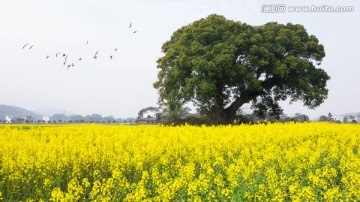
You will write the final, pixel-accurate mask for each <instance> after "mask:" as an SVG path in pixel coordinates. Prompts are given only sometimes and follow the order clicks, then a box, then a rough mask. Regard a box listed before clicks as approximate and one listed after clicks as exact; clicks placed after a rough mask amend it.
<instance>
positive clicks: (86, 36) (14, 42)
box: [0, 0, 360, 118]
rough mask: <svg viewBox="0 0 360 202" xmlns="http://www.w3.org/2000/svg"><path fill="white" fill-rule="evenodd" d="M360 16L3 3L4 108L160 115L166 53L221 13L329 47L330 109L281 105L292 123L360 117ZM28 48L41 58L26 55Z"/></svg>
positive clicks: (0, 78)
mask: <svg viewBox="0 0 360 202" xmlns="http://www.w3.org/2000/svg"><path fill="white" fill-rule="evenodd" d="M265 4H286V6H312V5H315V6H322V5H327V6H334V7H337V6H354V8H355V11H354V12H342V13H334V12H312V13H304V12H302V13H301V12H297V13H291V12H288V11H285V12H284V13H263V12H261V10H262V6H263V5H265ZM359 9H360V3H359V1H355V0H353V1H324V0H317V1H301V2H299V1H283V0H273V1H269V0H268V1H265V0H263V1H259V0H257V1H255V0H245V1H241V0H220V1H219V0H195V1H194V0H181V1H175V0H128V1H124V0H102V1H100V0H61V1H60V0H32V1H28V0H11V1H2V2H1V5H0V30H1V31H0V55H1V59H0V86H1V87H0V104H5V105H14V106H19V107H23V108H26V109H29V110H37V109H40V108H54V109H65V110H66V111H69V112H73V113H77V114H81V115H88V114H92V113H98V114H101V115H103V116H107V115H113V116H115V117H122V118H125V117H135V116H137V113H138V111H139V110H140V109H142V108H145V107H148V106H156V103H157V99H158V95H157V91H156V90H155V89H154V88H153V85H152V84H153V83H154V82H155V81H156V75H157V68H156V60H157V59H158V58H159V57H161V56H162V55H163V54H162V53H161V46H162V44H163V43H164V42H166V41H167V40H168V39H169V38H170V36H171V34H172V33H173V32H174V31H176V30H177V29H178V28H180V27H181V26H184V25H188V24H189V23H191V22H193V21H195V20H198V19H200V18H204V17H207V16H208V15H210V14H214V13H215V14H219V15H223V16H225V17H226V18H227V19H231V20H235V21H241V22H244V23H247V24H250V25H262V24H265V23H267V22H271V21H276V22H279V23H287V22H291V23H295V24H302V25H304V26H305V28H306V29H307V31H308V33H309V34H313V35H315V36H316V37H317V38H318V39H319V41H320V43H321V44H323V45H324V46H325V51H326V57H325V58H324V60H323V62H322V65H321V68H323V69H324V70H325V71H326V72H327V73H328V74H329V75H330V76H331V80H330V81H329V82H328V88H329V96H328V99H327V100H325V102H324V103H323V104H322V105H321V106H320V107H318V108H317V109H315V110H310V109H308V108H306V107H303V105H302V103H295V104H292V105H289V104H288V103H282V106H283V108H284V112H285V113H287V114H294V113H296V112H301V113H305V114H308V115H309V116H310V118H314V117H317V116H320V115H322V114H328V113H329V112H331V113H332V114H342V113H348V112H360V66H359V58H360V57H359V53H360V42H359V36H360V27H359V25H360V23H359V20H360V14H359ZM130 23H132V28H130V29H129V28H128V26H129V24H130ZM135 30H136V31H137V33H136V34H133V33H132V32H133V31H135ZM87 40H88V41H89V44H86V41H87ZM25 44H29V45H33V48H32V49H31V50H29V49H27V48H25V49H22V47H23V45H25ZM28 47H29V46H28ZM115 48H117V49H118V51H117V52H116V53H115V51H114V49H115ZM96 51H99V53H98V58H97V59H96V60H95V59H93V58H92V57H93V56H94V53H95V52H96ZM57 52H61V53H66V54H68V55H69V56H68V61H69V63H74V65H75V66H74V67H71V68H70V70H66V67H65V66H64V65H63V61H64V60H63V58H62V56H60V55H59V56H58V58H56V57H55V54H56V53H57ZM47 55H49V56H50V57H49V59H46V56H47ZM110 55H114V56H113V60H110V58H109V57H110ZM79 57H81V58H82V59H83V60H81V61H79V60H78V58H79Z"/></svg>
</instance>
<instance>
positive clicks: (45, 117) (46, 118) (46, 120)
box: [42, 116, 50, 123]
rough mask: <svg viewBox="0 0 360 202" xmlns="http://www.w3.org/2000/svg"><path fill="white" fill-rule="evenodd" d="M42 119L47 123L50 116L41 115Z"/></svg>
mask: <svg viewBox="0 0 360 202" xmlns="http://www.w3.org/2000/svg"><path fill="white" fill-rule="evenodd" d="M42 120H43V122H44V123H49V121H50V117H48V116H43V118H42Z"/></svg>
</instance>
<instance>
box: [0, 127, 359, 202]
mask: <svg viewBox="0 0 360 202" xmlns="http://www.w3.org/2000/svg"><path fill="white" fill-rule="evenodd" d="M359 145H360V125H355V124H341V125H340V124H330V123H302V124H299V123H286V124H266V125H265V124H260V125H239V126H230V125H229V126H212V127H207V126H201V127H196V126H171V127H166V126H121V125H120V126H119V125H118V126H110V125H93V124H92V125H0V201H1V200H3V201H20V200H22V201H41V200H44V201H49V200H50V201H93V200H97V201H174V200H175V201H216V200H218V201H249V200H251V201H254V200H255V201H268V200H269V201H270V200H271V201H283V200H286V201H289V200H292V201H315V200H320V201H333V200H346V201H348V200H351V201H353V200H355V201H356V200H357V201H359V200H360V155H359Z"/></svg>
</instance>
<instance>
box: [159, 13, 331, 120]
mask: <svg viewBox="0 0 360 202" xmlns="http://www.w3.org/2000/svg"><path fill="white" fill-rule="evenodd" d="M162 51H163V52H164V56H163V57H161V58H160V59H159V60H158V61H157V63H158V68H159V72H158V80H157V81H156V82H155V83H154V87H155V88H156V89H157V90H158V92H159V102H160V103H162V104H166V105H167V106H168V108H169V110H170V111H176V110H178V109H180V108H181V106H183V105H184V104H186V103H188V102H193V103H194V104H195V105H196V107H197V108H198V110H199V112H200V113H201V114H202V115H206V116H208V117H210V118H211V119H212V120H213V121H214V122H217V123H219V122H229V121H232V120H233V118H234V117H235V116H236V111H237V110H238V109H239V108H240V107H241V106H242V105H243V104H245V103H249V102H251V103H252V105H253V107H254V108H255V110H256V111H257V113H259V114H265V113H267V112H269V113H270V114H272V115H275V116H278V115H279V114H281V112H282V110H281V108H280V106H279V104H278V101H281V100H286V99H287V98H290V99H291V101H297V100H303V102H304V105H306V106H308V107H309V108H316V107H317V106H319V105H320V104H321V103H322V102H323V101H324V99H326V98H327V94H328V89H327V88H326V82H327V80H329V79H330V77H329V76H328V75H327V73H326V72H325V71H324V70H322V69H320V68H317V67H316V66H315V65H320V62H321V61H322V59H323V57H324V56H325V52H324V47H323V45H321V44H319V41H318V39H317V38H316V37H315V36H313V35H309V34H308V33H307V32H306V30H305V28H304V27H303V26H302V25H297V24H296V25H294V24H291V23H288V24H286V25H283V24H278V23H275V22H272V23H267V24H265V25H261V26H250V25H247V24H244V23H241V22H234V21H231V20H227V19H225V18H224V17H223V16H219V15H210V16H208V17H207V18H205V19H200V20H198V21H195V22H193V23H192V24H190V25H188V26H184V27H181V28H180V29H178V30H177V31H175V32H174V33H173V35H172V36H171V38H170V40H169V41H167V42H165V43H164V44H163V46H162Z"/></svg>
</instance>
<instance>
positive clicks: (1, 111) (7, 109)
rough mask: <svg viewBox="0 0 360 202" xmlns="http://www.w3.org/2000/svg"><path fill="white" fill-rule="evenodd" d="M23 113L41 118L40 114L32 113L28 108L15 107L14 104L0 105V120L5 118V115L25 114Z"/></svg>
mask: <svg viewBox="0 0 360 202" xmlns="http://www.w3.org/2000/svg"><path fill="white" fill-rule="evenodd" d="M25 115H30V116H32V117H33V118H41V117H42V116H41V115H39V114H37V113H34V112H32V111H30V110H27V109H24V108H20V107H15V106H11V105H0V120H5V117H6V116H13V117H18V116H25Z"/></svg>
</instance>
